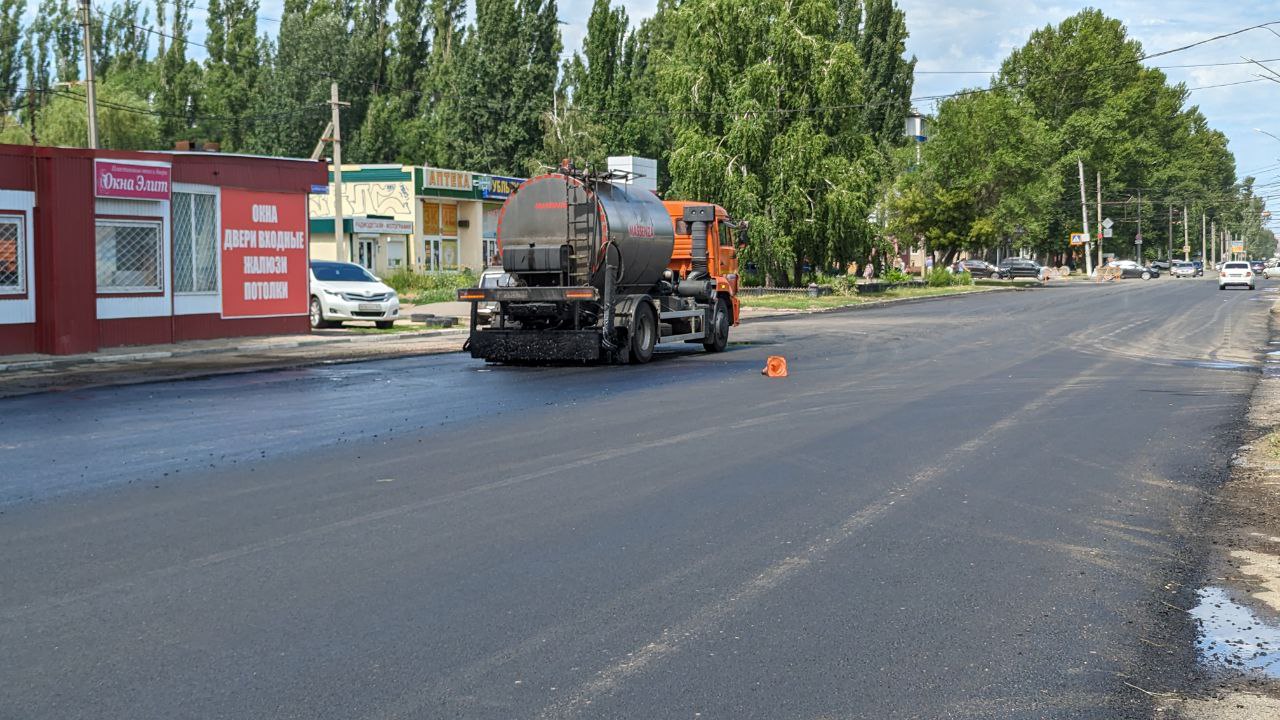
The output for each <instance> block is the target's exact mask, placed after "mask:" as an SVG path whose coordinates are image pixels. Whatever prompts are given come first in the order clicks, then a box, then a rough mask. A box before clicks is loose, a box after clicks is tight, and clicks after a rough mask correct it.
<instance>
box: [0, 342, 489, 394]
mask: <svg viewBox="0 0 1280 720" xmlns="http://www.w3.org/2000/svg"><path fill="white" fill-rule="evenodd" d="M361 330H365V331H366V332H361ZM466 339H467V330H466V328H465V327H463V328H460V329H448V330H406V331H404V332H387V333H369V332H367V329H366V328H351V329H346V330H318V331H316V332H315V333H314V334H311V335H278V336H273V337H263V338H244V337H240V338H224V339H218V340H196V341H191V342H184V343H174V344H172V345H141V346H134V347H124V348H113V349H109V350H103V351H101V352H96V353H86V354H83V355H65V356H54V355H9V356H4V357H0V398H2V397H12V396H15V395H26V394H29V393H35V392H42V391H46V390H57V389H66V388H71V387H94V386H101V385H127V384H133V383H140V382H153V381H156V380H179V379H183V378H190V377H202V376H208V375H222V374H226V373H235V372H248V371H252V370H263V369H272V368H284V367H300V366H303V365H317V364H324V363H335V362H354V361H359V360H371V359H378V358H394V357H406V356H411V355H431V354H435V353H448V352H457V351H459V350H461V349H462V343H463V342H464V341H465V340H466Z"/></svg>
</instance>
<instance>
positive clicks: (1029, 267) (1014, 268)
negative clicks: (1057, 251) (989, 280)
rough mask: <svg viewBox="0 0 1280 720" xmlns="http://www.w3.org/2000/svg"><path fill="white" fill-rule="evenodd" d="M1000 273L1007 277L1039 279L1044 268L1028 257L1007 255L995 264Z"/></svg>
mask: <svg viewBox="0 0 1280 720" xmlns="http://www.w3.org/2000/svg"><path fill="white" fill-rule="evenodd" d="M996 268H997V269H998V270H999V271H1000V275H1001V276H1003V277H1007V278H1016V277H1029V278H1036V279H1039V278H1040V276H1041V275H1042V274H1044V268H1042V267H1040V265H1039V264H1038V263H1037V262H1036V261H1035V260H1031V259H1029V258H1020V257H1007V258H1005V259H1003V260H1001V261H1000V264H999V265H997V266H996Z"/></svg>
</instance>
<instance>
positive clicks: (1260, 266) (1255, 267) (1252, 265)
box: [1249, 260, 1267, 275]
mask: <svg viewBox="0 0 1280 720" xmlns="http://www.w3.org/2000/svg"><path fill="white" fill-rule="evenodd" d="M1266 268H1267V264H1266V263H1265V262H1263V261H1261V260H1250V261H1249V269H1250V270H1252V271H1253V274H1254V275H1261V274H1262V271H1263V270H1265V269H1266Z"/></svg>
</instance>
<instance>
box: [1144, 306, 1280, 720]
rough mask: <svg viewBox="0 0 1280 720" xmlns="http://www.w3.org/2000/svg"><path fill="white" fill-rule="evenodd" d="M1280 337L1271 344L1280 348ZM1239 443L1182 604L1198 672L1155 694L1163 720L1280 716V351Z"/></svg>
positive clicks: (1267, 367)
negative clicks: (1189, 590) (1191, 589)
mask: <svg viewBox="0 0 1280 720" xmlns="http://www.w3.org/2000/svg"><path fill="white" fill-rule="evenodd" d="M1277 305H1278V307H1280V303H1278V304H1277ZM1272 312H1273V313H1275V312H1276V310H1273V311H1272ZM1276 318H1277V316H1276V315H1274V314H1273V316H1272V336H1273V337H1277V336H1278V335H1280V322H1278V321H1277V320H1276ZM1276 342H1277V341H1274V340H1273V341H1272V343H1273V344H1272V345H1271V349H1272V350H1273V351H1280V344H1275V343H1276ZM1240 441H1241V442H1243V444H1242V445H1240V446H1239V448H1238V449H1237V450H1236V451H1235V454H1234V455H1233V457H1232V461H1231V464H1230V471H1229V476H1228V478H1227V479H1226V482H1225V483H1224V484H1223V485H1222V487H1221V488H1220V489H1219V491H1218V492H1217V493H1216V494H1215V495H1214V496H1213V497H1212V498H1210V499H1209V501H1208V502H1207V503H1206V516H1205V517H1204V518H1203V520H1202V527H1201V529H1200V533H1201V537H1202V538H1203V540H1204V545H1203V546H1204V548H1205V553H1204V559H1203V561H1202V562H1203V570H1202V572H1201V573H1200V577H1199V581H1198V582H1197V587H1196V589H1195V590H1194V594H1193V595H1192V596H1191V597H1187V596H1186V594H1185V593H1183V594H1182V595H1183V597H1182V600H1184V601H1189V602H1190V605H1189V606H1188V605H1185V604H1183V605H1180V606H1179V607H1183V608H1186V610H1185V612H1186V613H1187V614H1189V616H1190V619H1191V623H1190V627H1191V628H1193V630H1194V637H1193V638H1190V639H1188V640H1187V641H1184V642H1189V643H1190V650H1191V652H1193V653H1194V661H1193V665H1192V670H1191V672H1190V674H1189V675H1188V677H1187V682H1186V684H1185V686H1184V687H1183V688H1181V689H1180V691H1179V692H1178V693H1163V692H1153V693H1151V694H1152V695H1153V697H1154V699H1155V702H1154V709H1155V717H1158V718H1171V719H1173V720H1275V719H1276V718H1280V353H1278V354H1274V355H1273V354H1271V353H1268V354H1267V356H1266V363H1265V364H1264V368H1263V377H1262V378H1261V379H1260V380H1259V382H1258V383H1257V386H1256V387H1255V389H1254V393H1253V397H1252V400H1251V403H1250V410H1249V414H1248V418H1247V422H1245V423H1244V424H1243V427H1242V429H1241V431H1240ZM1170 606H1171V607H1174V605H1173V604H1172V603H1171V604H1170ZM1175 614H1176V612H1175ZM1177 624H1181V625H1183V626H1184V627H1186V626H1187V624H1186V623H1175V625H1177ZM1185 650H1186V648H1170V654H1171V655H1176V654H1180V653H1182V652H1184V651H1185Z"/></svg>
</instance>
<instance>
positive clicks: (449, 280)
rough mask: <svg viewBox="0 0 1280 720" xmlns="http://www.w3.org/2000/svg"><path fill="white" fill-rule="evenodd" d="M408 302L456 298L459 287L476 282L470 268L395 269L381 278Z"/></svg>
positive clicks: (470, 285) (440, 300)
mask: <svg viewBox="0 0 1280 720" xmlns="http://www.w3.org/2000/svg"><path fill="white" fill-rule="evenodd" d="M383 282H385V283H386V284H388V285H390V286H391V287H392V288H394V289H395V291H396V292H397V293H399V294H400V296H401V297H402V298H405V299H407V300H408V301H409V302H412V303H415V304H418V305H421V304H424V303H432V302H448V301H450V300H455V299H457V296H458V292H457V291H458V290H459V289H460V288H467V287H475V285H476V283H477V282H478V281H477V279H476V275H475V273H473V272H471V271H470V270H462V271H460V272H421V273H418V272H413V271H411V270H397V271H395V272H394V273H392V274H391V275H390V276H388V277H386V278H384V279H383Z"/></svg>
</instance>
